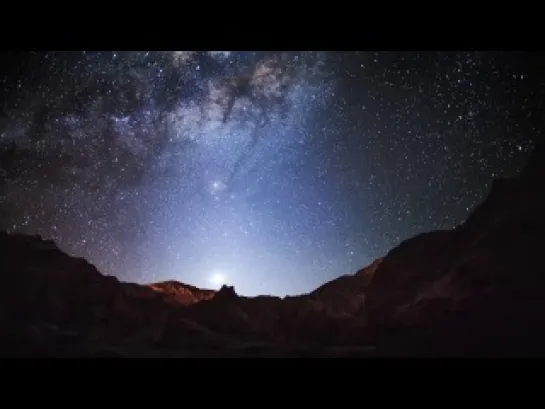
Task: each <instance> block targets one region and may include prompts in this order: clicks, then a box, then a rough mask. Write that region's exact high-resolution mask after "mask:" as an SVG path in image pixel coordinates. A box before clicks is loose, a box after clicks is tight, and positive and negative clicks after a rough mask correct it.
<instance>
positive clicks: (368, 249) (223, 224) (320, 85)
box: [0, 51, 543, 295]
mask: <svg viewBox="0 0 545 409" xmlns="http://www.w3.org/2000/svg"><path fill="white" fill-rule="evenodd" d="M525 58H526V59H525ZM12 61H17V64H18V65H15V63H13V66H14V67H15V66H16V68H14V69H12V72H9V73H6V75H5V76H4V77H3V83H2V94H1V95H2V97H3V100H2V117H1V118H0V121H1V123H0V131H1V132H2V133H1V138H2V139H1V141H2V156H1V158H0V160H1V161H0V172H1V176H2V182H1V183H2V184H1V192H0V193H1V196H0V200H1V202H0V210H1V211H2V216H3V217H2V220H1V225H0V228H3V229H7V230H9V231H22V232H26V233H32V234H40V235H42V236H44V237H47V238H52V239H54V240H56V241H57V242H58V243H59V246H60V248H61V249H63V250H65V251H67V252H69V253H70V254H74V255H77V256H82V257H85V258H87V259H88V260H89V261H91V262H92V263H93V264H95V265H96V266H97V267H98V268H99V270H101V271H102V272H103V273H105V274H111V275H115V276H117V277H119V278H120V279H123V280H128V281H137V282H150V281H160V280H167V279H176V280H179V281H183V282H187V283H190V284H194V285H198V286H204V287H209V286H213V285H215V284H217V279H215V278H217V277H222V279H223V280H225V282H226V283H228V284H233V285H235V287H236V289H237V291H238V292H240V293H242V294H249V295H253V294H257V293H274V294H280V295H282V294H293V293H299V292H306V291H309V290H311V289H312V288H313V287H316V286H317V285H320V284H321V283H323V282H324V281H326V280H329V279H331V278H334V277H336V276H338V275H340V274H346V273H350V272H353V271H355V270H356V269H359V268H361V267H363V266H364V265H366V264H367V263H369V262H370V261H372V259H373V258H376V257H380V256H382V255H384V253H386V252H387V251H388V250H389V249H390V248H391V247H392V246H394V245H395V244H397V243H399V241H401V240H403V239H406V238H408V237H410V236H412V235H414V234H417V233H419V232H422V231H426V230H432V229H437V228H447V229H448V228H452V227H454V226H455V225H456V224H457V223H460V222H461V221H462V220H463V219H464V218H465V217H467V214H468V213H469V212H470V211H471V209H472V208H473V207H474V206H475V205H476V203H478V201H480V200H481V199H482V197H483V195H484V194H485V193H486V191H487V189H488V187H489V185H490V182H491V180H492V179H493V178H494V177H498V176H502V175H508V174H512V173H513V172H516V171H517V170H518V169H519V168H520V166H521V165H522V163H524V160H525V158H526V157H527V155H528V152H529V150H530V149H531V146H532V140H533V139H534V138H537V137H540V135H541V133H540V132H541V127H542V119H541V118H543V106H542V103H541V102H540V101H541V98H542V93H543V91H542V88H543V86H542V85H540V84H541V83H540V82H539V81H541V80H542V79H543V78H542V77H540V75H541V76H543V75H542V74H540V73H541V72H543V70H539V69H537V68H535V67H536V65H535V61H530V60H529V57H526V56H521V55H518V54H517V55H510V54H509V55H508V54H497V53H496V54H494V53H479V52H471V53H469V52H464V53H408V52H405V53H375V52H353V53H333V52H228V51H215V52H214V51H207V52H193V51H168V52H167V51H161V52H153V51H150V52H144V51H138V52H136V51H131V52H114V51H108V52H71V53H69V52H66V53H60V52H56V53H29V54H25V55H19V56H17V58H15V57H13V56H12ZM536 84H537V85H536ZM214 277H215V278H214ZM212 279H214V280H215V281H216V283H214V282H212V281H211V280H212Z"/></svg>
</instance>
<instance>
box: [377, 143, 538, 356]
mask: <svg viewBox="0 0 545 409" xmlns="http://www.w3.org/2000/svg"><path fill="white" fill-rule="evenodd" d="M544 164H545V151H544V149H543V145H539V146H538V147H537V148H536V150H535V151H534V153H533V155H532V156H531V158H530V161H529V162H528V164H527V166H526V167H525V168H524V169H523V171H522V172H521V173H520V175H518V176H517V177H514V178H511V179H504V180H498V181H496V182H495V183H494V184H493V186H492V189H491V191H490V193H489V195H488V197H487V198H486V199H485V201H484V202H483V203H482V204H480V205H479V206H478V207H477V208H476V209H475V210H474V211H473V213H472V214H471V215H470V217H469V218H468V220H467V221H466V222H465V223H463V224H462V225H461V226H459V227H458V228H457V229H454V230H452V231H438V232H432V233H428V234H424V235H420V236H417V237H414V238H412V239H409V240H407V241H406V242H405V243H402V244H401V245H400V246H398V247H397V248H395V249H393V250H392V251H390V253H389V254H388V255H387V256H386V257H385V258H384V262H383V263H381V265H380V267H379V269H378V270H377V272H376V274H375V276H374V280H373V282H372V284H371V285H370V286H369V288H368V289H367V291H366V294H367V304H366V310H367V313H368V315H369V319H370V321H371V322H372V323H373V326H374V327H375V332H376V333H377V334H378V336H380V337H381V340H382V344H383V345H385V344H388V345H389V346H388V348H387V350H388V351H396V350H397V351H405V350H406V351H407V352H412V353H419V354H420V353H422V354H425V353H430V354H435V353H448V354H465V355H468V354H473V355H484V354H491V355H497V354H509V355H514V354H517V355H518V354H530V355H531V354H534V355H535V354H543V352H544V351H545V347H544V346H543V345H545V344H543V342H544V341H545V297H544V296H543V294H545V267H544V265H543V260H542V255H541V251H542V249H543V248H545V166H544ZM368 329H369V330H372V329H371V328H368ZM370 332H371V331H370ZM377 342H378V341H377ZM400 353H401V352H400Z"/></svg>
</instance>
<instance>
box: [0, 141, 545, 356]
mask: <svg viewBox="0 0 545 409" xmlns="http://www.w3.org/2000/svg"><path fill="white" fill-rule="evenodd" d="M544 180H545V150H544V146H543V145H539V146H538V147H537V148H536V149H535V151H534V153H533V154H532V156H531V158H530V160H529V162H528V164H527V166H526V167H525V168H524V169H523V171H522V172H521V173H520V175H518V176H516V177H514V178H511V179H503V180H497V181H495V182H494V184H493V186H492V189H491V191H490V193H489V195H488V197H487V198H486V200H484V201H483V203H482V204H481V205H479V206H478V207H477V208H476V209H475V210H474V211H473V213H472V214H471V215H470V217H469V218H468V220H467V221H466V222H465V223H463V224H462V225H460V226H458V227H457V228H456V229H453V230H448V231H435V232H429V233H425V234H421V235H418V236H415V237H413V238H411V239H409V240H406V241H405V242H403V243H401V244H400V245H399V246H397V247H396V248H394V249H392V250H391V251H390V252H389V253H388V254H387V255H385V256H384V257H383V258H381V259H379V260H376V261H375V262H374V263H373V264H371V265H370V266H368V267H367V268H364V269H362V270H360V271H358V272H357V273H356V274H354V275H346V276H342V277H339V278H337V279H335V280H333V281H331V282H328V283H326V284H324V285H322V286H321V287H319V288H318V289H316V290H315V291H313V292H311V293H309V294H303V295H300V296H295V297H285V298H279V297H272V296H260V297H242V296H239V295H237V294H236V292H235V290H234V289H233V288H232V287H223V288H222V289H221V290H219V291H213V290H203V289H198V288H195V287H192V286H189V285H186V284H182V283H178V282H174V281H169V282H163V283H157V284H151V285H147V286H144V285H136V284H130V283H123V282H120V281H119V280H117V279H116V278H114V277H107V276H103V275H101V274H100V273H99V272H98V271H97V270H96V269H95V268H94V267H93V266H92V265H91V264H89V263H88V262H86V261H85V260H83V259H78V258H73V257H70V256H68V255H66V254H65V253H63V252H62V251H60V250H59V249H58V248H57V247H56V245H55V243H53V242H52V241H47V240H43V239H41V238H40V237H38V236H26V235H18V234H6V233H0V255H1V258H0V274H1V279H2V287H1V289H0V338H1V341H0V342H1V345H0V353H1V354H2V355H5V356H14V355H21V356H283V357H288V356H369V355H422V354H424V355H426V354H427V355H487V354H488V355H490V354H492V355H494V354H495V355H520V354H527V355H534V356H535V355H545V353H544V352H545V297H543V294H544V293H545V271H544V270H545V268H544V267H543V260H542V255H541V251H542V249H543V248H545V213H544V211H545V184H544V183H543V182H544Z"/></svg>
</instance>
